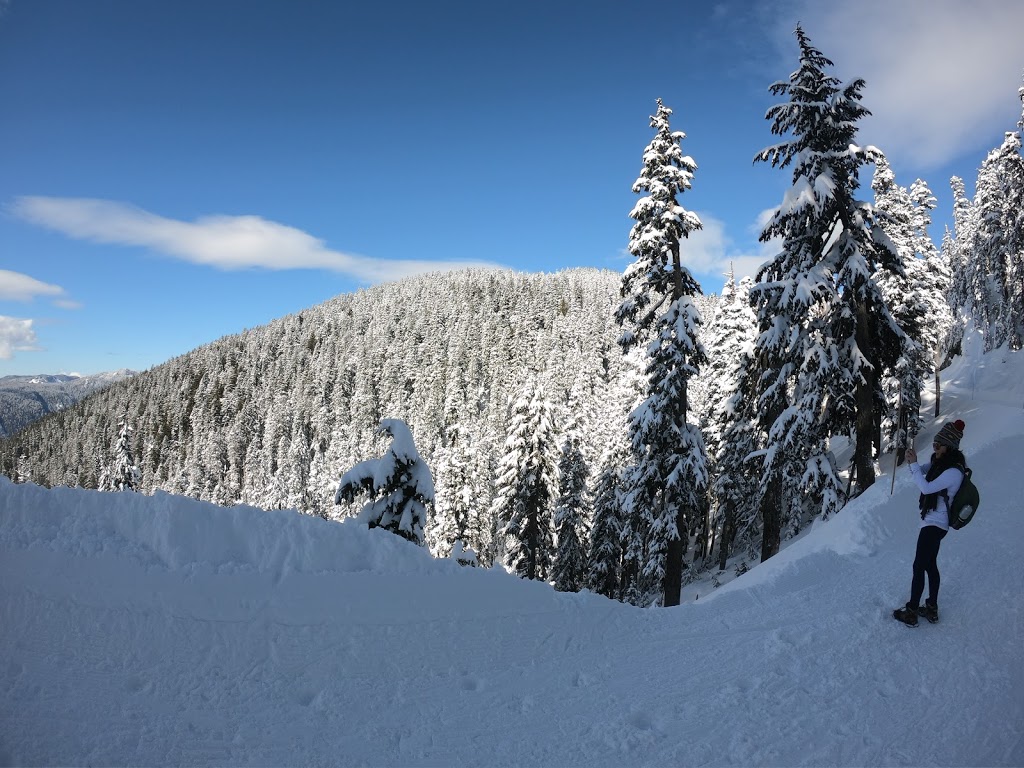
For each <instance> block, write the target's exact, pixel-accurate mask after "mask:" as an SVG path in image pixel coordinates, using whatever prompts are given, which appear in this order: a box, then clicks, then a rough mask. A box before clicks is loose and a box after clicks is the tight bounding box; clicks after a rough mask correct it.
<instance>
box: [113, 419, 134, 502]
mask: <svg viewBox="0 0 1024 768" xmlns="http://www.w3.org/2000/svg"><path fill="white" fill-rule="evenodd" d="M132 432H133V430H132V428H131V427H129V426H128V419H127V417H125V418H124V419H122V420H121V423H120V424H118V433H117V442H116V443H115V444H114V460H113V462H112V464H111V467H110V474H109V479H108V484H109V487H110V490H112V491H135V490H138V484H139V468H138V467H137V466H135V457H134V456H132V447H131V443H130V438H131V434H132Z"/></svg>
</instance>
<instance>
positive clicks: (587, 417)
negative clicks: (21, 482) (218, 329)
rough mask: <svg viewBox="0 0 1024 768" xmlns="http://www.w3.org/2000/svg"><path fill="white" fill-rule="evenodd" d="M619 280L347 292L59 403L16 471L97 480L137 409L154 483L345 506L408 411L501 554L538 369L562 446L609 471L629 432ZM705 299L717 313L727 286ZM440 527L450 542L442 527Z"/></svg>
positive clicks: (449, 279) (135, 425)
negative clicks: (506, 459) (577, 449)
mask: <svg viewBox="0 0 1024 768" xmlns="http://www.w3.org/2000/svg"><path fill="white" fill-rule="evenodd" d="M619 283H620V275H618V274H616V273H613V272H608V271H598V270H587V269H583V270H569V271H565V272H561V273H558V274H553V275H544V274H520V273H515V272H501V271H466V272H460V273H449V274H444V275H431V276H426V277H421V278H414V279H409V280H405V281H401V282H397V283H391V284H386V285H381V286H378V287H374V288H371V289H367V290H364V291H360V292H358V293H354V294H349V295H343V296H339V297H337V298H335V299H333V300H331V301H328V302H326V303H324V304H321V305H319V306H316V307H312V308H310V309H308V310H304V311H303V312H300V313H299V314H297V315H292V316H289V317H285V318H282V319H280V320H278V321H275V322H273V323H270V324H268V325H266V326H263V327H260V328H253V329H250V330H248V331H246V332H244V333H241V334H238V335H236V336H228V337H225V338H222V339H219V340H217V341H215V342H213V343H212V344H208V345H206V346H203V347H200V348H198V349H196V350H194V351H192V352H190V353H188V354H186V355H183V356H181V357H178V358H175V359H173V360H171V361H169V362H167V363H165V364H164V365H161V366H158V367H156V368H154V369H152V370H150V371H148V372H146V373H143V374H140V375H138V376H136V377H135V378H133V379H130V380H127V381H123V382H119V383H118V384H116V385H114V386H113V387H111V388H110V389H108V390H105V391H103V392H100V393H98V394H96V395H94V396H93V397H90V398H88V399H86V400H85V401H83V402H82V403H80V404H79V405H78V406H76V407H73V408H69V409H67V410H65V411H62V412H61V413H58V414H53V415H51V416H49V417H47V418H45V419H43V420H42V421H40V422H38V423H37V424H35V425H33V426H31V427H30V428H29V429H27V430H25V431H24V432H23V433H21V434H20V435H19V436H18V439H17V440H15V441H8V442H7V443H4V444H2V447H0V451H2V458H3V461H4V464H5V466H4V470H5V473H6V474H9V475H12V476H15V477H17V476H19V475H20V477H21V478H22V479H26V480H31V481H33V482H36V483H39V484H43V485H51V486H52V485H71V486H75V485H78V486H82V487H87V488H95V487H97V484H98V482H99V478H100V475H101V473H102V471H103V469H104V466H105V465H108V464H111V463H112V462H113V460H114V456H113V450H114V444H115V442H116V439H117V436H118V432H119V423H120V422H121V421H122V420H124V421H125V423H126V424H127V425H128V426H129V427H130V428H131V434H130V438H129V445H130V449H131V452H132V455H133V457H134V459H135V462H136V464H137V466H138V468H139V470H140V477H139V483H138V490H141V491H143V492H151V491H153V490H155V489H161V490H166V491H169V492H172V493H179V494H184V495H188V496H193V497H195V498H199V499H204V500H208V501H213V502H216V503H220V504H234V503H247V504H253V505H255V506H259V507H262V508H267V509H275V508H284V507H289V508H297V509H300V510H303V511H305V512H308V513H311V514H317V515H321V516H323V517H328V518H333V517H342V516H347V515H348V514H350V513H351V512H352V510H350V509H347V508H345V509H342V508H340V507H335V506H334V503H333V496H334V487H335V486H336V484H337V480H338V477H339V475H340V474H341V473H342V472H344V471H345V470H347V469H348V468H350V467H351V466H352V465H353V464H355V463H356V462H358V461H361V460H364V459H366V458H368V457H372V456H374V455H378V454H379V453H380V452H381V451H382V449H383V448H385V447H386V444H385V443H384V442H383V441H382V440H381V439H380V438H378V437H376V436H375V434H374V433H375V430H376V428H377V426H378V425H379V423H380V421H381V419H382V418H398V419H403V420H405V421H407V422H408V423H409V425H410V426H411V427H412V430H413V433H414V435H415V439H416V442H417V446H418V447H419V450H420V452H421V454H422V455H423V457H424V458H425V459H426V460H427V462H428V464H429V465H430V467H431V469H432V470H433V472H434V476H435V484H436V486H437V496H438V499H437V507H438V510H439V512H440V513H442V514H443V511H444V510H445V509H446V508H450V507H451V506H452V505H453V504H455V503H457V502H459V501H460V500H461V502H462V503H463V505H464V506H468V513H469V517H470V520H469V525H470V528H471V530H472V534H471V536H470V537H469V538H470V541H469V542H467V543H469V544H471V545H472V546H474V547H475V548H477V549H478V551H481V552H482V553H483V554H484V555H485V556H486V554H487V553H488V552H489V549H490V544H491V539H492V532H493V529H494V520H493V519H491V516H490V508H491V504H492V501H493V497H494V481H495V477H496V472H497V463H498V461H499V460H500V459H501V457H502V452H501V450H500V449H501V447H502V445H503V443H504V441H505V438H506V427H507V421H508V419H509V415H510V408H511V406H512V405H513V403H514V402H515V401H516V400H517V399H518V398H519V396H520V395H521V394H522V392H523V390H524V387H526V386H527V384H529V386H531V387H533V388H536V387H540V388H541V389H542V392H543V398H544V400H545V402H547V403H549V404H550V407H551V410H552V413H553V414H554V417H553V421H554V431H553V438H554V440H555V441H556V443H555V444H553V445H551V446H549V450H550V452H551V454H552V455H553V456H554V457H555V459H556V460H557V457H558V455H559V451H560V450H561V445H562V443H563V440H564V436H565V435H566V434H567V433H568V432H569V431H572V433H573V434H574V435H578V436H579V438H580V441H581V449H582V454H583V456H584V457H585V460H586V462H587V463H588V464H590V465H593V467H592V470H591V472H592V473H596V471H597V469H598V467H597V464H598V463H599V462H600V460H601V457H602V455H603V454H604V452H605V449H606V448H607V447H609V446H610V445H613V444H614V443H615V442H616V441H621V440H623V439H624V435H625V426H624V425H625V417H626V414H627V413H628V411H629V409H630V408H632V407H633V405H634V404H635V399H636V395H635V391H633V390H631V388H630V386H629V383H628V382H629V381H630V376H629V375H627V374H628V368H629V360H628V358H624V357H623V355H622V352H621V350H620V349H619V347H618V346H617V344H616V339H617V336H618V334H619V328H618V326H617V325H616V323H615V320H614V317H613V310H614V307H615V306H616V305H617V302H618V292H619ZM701 304H702V305H703V307H704V310H705V314H707V315H710V314H712V309H713V306H714V302H713V297H711V298H702V299H701ZM698 389H700V388H699V387H698ZM696 397H697V402H698V403H699V402H700V395H699V392H698V393H697V394H696ZM698 413H699V411H698ZM22 457H24V458H22ZM435 517H439V515H437V516H435ZM439 524H440V520H439V519H438V520H435V527H436V526H437V525H439ZM428 540H430V541H431V543H432V544H433V545H434V548H435V549H436V548H437V547H438V546H440V548H441V549H444V548H445V546H446V544H445V543H439V542H437V541H436V537H433V538H432V537H431V531H430V530H429V529H428ZM450 545H451V542H447V547H450Z"/></svg>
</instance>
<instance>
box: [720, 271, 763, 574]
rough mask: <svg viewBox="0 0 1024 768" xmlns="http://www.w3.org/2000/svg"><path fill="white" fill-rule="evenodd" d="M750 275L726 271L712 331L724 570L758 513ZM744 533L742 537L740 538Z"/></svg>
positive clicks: (754, 328) (754, 320) (721, 544)
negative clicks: (739, 276)
mask: <svg viewBox="0 0 1024 768" xmlns="http://www.w3.org/2000/svg"><path fill="white" fill-rule="evenodd" d="M752 285H753V281H752V280H751V279H750V278H749V277H745V278H743V279H742V280H741V281H740V282H739V284H738V285H737V284H736V283H735V281H734V278H733V275H732V274H731V273H730V275H729V279H728V280H727V281H726V284H725V286H724V287H723V290H722V302H721V304H720V307H719V315H718V318H717V330H716V335H715V337H714V338H713V339H712V343H713V344H715V345H716V346H718V347H719V349H718V350H717V354H719V355H720V356H721V360H722V361H723V363H728V364H727V365H723V367H722V368H721V370H720V371H719V372H718V373H717V374H716V377H717V378H718V379H719V383H718V387H719V392H720V396H719V397H718V398H716V400H715V403H714V410H713V411H712V413H711V425H712V426H711V431H712V432H713V433H714V434H715V435H716V438H715V442H714V445H715V446H716V452H715V464H716V469H717V472H716V474H715V480H714V486H713V491H714V502H715V509H716V518H717V522H718V525H719V526H720V533H719V535H718V539H719V549H718V565H719V570H725V567H726V561H727V560H728V559H729V556H730V552H731V551H732V549H733V547H734V545H735V544H736V543H737V536H738V535H742V536H744V537H746V536H749V535H750V534H751V533H752V532H753V531H752V530H751V527H752V524H753V522H754V521H755V520H756V517H757V514H756V513H757V504H756V500H757V497H758V494H757V487H756V475H757V473H756V469H755V466H756V465H755V464H754V461H753V460H752V458H751V456H752V454H753V453H754V452H755V451H757V450H759V449H760V447H761V446H760V445H759V443H758V439H757V429H756V426H755V423H754V414H753V381H754V379H753V377H752V376H751V373H752V371H753V370H754V367H755V366H754V365H753V362H752V359H751V357H752V354H753V348H754V341H755V338H756V336H757V317H756V316H755V314H754V311H753V310H752V309H751V307H750V288H751V286H752ZM745 541H746V539H744V542H745Z"/></svg>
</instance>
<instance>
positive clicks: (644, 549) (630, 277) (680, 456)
mask: <svg viewBox="0 0 1024 768" xmlns="http://www.w3.org/2000/svg"><path fill="white" fill-rule="evenodd" d="M657 103H658V109H657V112H656V113H655V114H654V115H652V116H651V127H652V128H653V129H654V130H655V136H654V139H653V140H652V141H651V143H650V144H648V145H647V147H646V149H645V150H644V153H643V167H642V169H641V171H640V176H639V178H637V180H636V182H635V183H634V184H633V191H634V192H635V193H637V194H641V195H643V196H642V197H641V198H640V200H639V201H638V202H637V204H636V206H635V207H634V208H633V210H632V211H630V214H629V215H630V218H632V219H634V220H635V222H636V223H635V224H634V225H633V228H632V230H631V231H630V237H629V252H630V253H631V254H632V255H633V256H634V258H635V261H634V262H633V263H631V264H630V265H629V267H627V269H626V271H625V274H624V275H623V278H622V291H621V292H622V297H623V301H622V303H621V304H620V305H619V308H618V310H617V312H616V319H617V320H618V322H619V323H620V325H622V327H623V333H622V336H621V338H620V342H619V343H620V344H621V346H622V347H623V350H624V351H627V352H628V351H629V350H631V349H632V348H633V347H635V346H639V347H640V348H642V349H644V350H645V352H646V371H645V374H646V380H647V381H646V384H647V386H646V392H645V399H644V401H643V402H642V403H641V405H640V406H639V407H638V408H637V409H636V410H634V411H633V413H632V414H631V415H630V420H629V430H630V438H631V443H632V450H633V462H634V463H633V466H632V468H631V472H630V479H629V486H630V493H629V495H628V505H629V514H630V517H631V518H632V519H633V520H632V533H633V536H634V537H635V540H634V541H633V542H632V543H631V550H632V557H633V558H635V560H634V562H635V563H636V567H637V573H636V580H637V581H636V585H635V589H634V591H633V599H634V600H635V601H637V602H641V603H661V604H663V605H666V606H669V605H678V603H679V595H680V590H681V587H682V573H683V568H684V562H683V557H684V552H685V548H686V545H687V543H688V538H689V537H688V532H689V529H690V528H691V526H692V525H693V523H694V521H695V520H696V519H697V516H698V515H699V510H700V508H701V501H702V499H703V496H704V490H705V488H706V487H707V467H706V457H705V450H704V440H703V437H702V435H701V433H700V430H699V429H698V428H697V427H695V426H693V425H692V424H689V423H687V412H688V410H689V402H688V398H687V386H688V384H689V381H690V380H691V379H693V378H695V377H696V376H697V374H698V372H699V371H700V366H701V365H702V364H703V363H704V362H705V361H706V355H705V352H704V348H703V347H702V345H701V343H700V341H699V339H698V328H699V326H700V324H701V317H700V313H699V312H698V310H697V308H696V306H695V305H694V302H693V296H695V295H697V294H699V293H700V292H701V290H700V285H699V284H698V283H697V281H696V280H695V279H694V278H693V276H692V275H691V274H690V271H689V270H688V269H687V268H686V267H685V266H684V265H683V253H682V242H683V241H684V240H685V239H686V238H687V237H688V236H689V234H690V232H693V231H694V230H697V229H700V228H701V223H700V219H699V218H698V217H697V216H696V214H694V213H692V212H690V211H687V210H686V209H685V208H683V207H682V206H681V205H679V203H678V201H677V199H676V196H677V195H680V194H682V193H683V192H685V191H686V190H688V189H690V186H691V180H692V178H693V173H694V171H695V170H696V167H697V166H696V164H695V163H694V161H693V160H692V159H691V158H690V157H688V156H686V155H684V154H683V151H682V144H681V143H682V140H683V138H685V134H684V133H683V132H682V131H672V129H671V127H670V124H669V119H670V117H671V115H672V110H671V109H669V108H668V107H666V106H664V104H662V102H661V99H658V102H657Z"/></svg>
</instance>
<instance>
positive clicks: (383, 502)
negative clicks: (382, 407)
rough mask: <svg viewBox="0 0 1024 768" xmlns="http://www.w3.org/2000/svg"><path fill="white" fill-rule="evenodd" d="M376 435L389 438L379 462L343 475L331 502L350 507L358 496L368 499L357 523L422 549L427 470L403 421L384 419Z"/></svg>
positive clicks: (428, 498) (429, 497) (430, 486)
mask: <svg viewBox="0 0 1024 768" xmlns="http://www.w3.org/2000/svg"><path fill="white" fill-rule="evenodd" d="M377 434H379V435H389V436H390V437H391V445H390V447H389V448H388V450H387V452H386V453H385V454H384V455H383V456H382V457H380V458H379V459H368V460H366V461H362V462H360V463H358V464H356V465H355V466H354V467H352V469H350V470H349V471H348V472H346V473H345V474H343V475H342V476H341V480H340V481H339V482H338V490H337V491H335V493H334V503H335V504H341V503H342V502H345V503H349V504H351V503H353V502H354V501H356V499H358V498H360V497H361V496H369V500H368V501H367V502H366V504H365V506H364V507H363V509H362V511H361V512H360V514H359V519H360V520H361V521H363V522H365V523H367V524H368V525H369V527H370V528H378V527H379V528H384V529H385V530H388V531H391V532H392V533H395V534H398V535H399V536H401V537H402V538H403V539H408V540H409V541H411V542H413V543H414V544H418V545H420V546H421V547H422V546H423V544H424V541H423V528H424V525H425V524H426V521H427V510H428V508H429V505H430V504H432V503H433V502H434V481H433V478H432V477H431V475H430V468H429V467H428V466H427V465H426V463H425V462H424V461H423V459H421V458H420V455H419V452H418V451H417V450H416V443H415V442H414V440H413V437H412V432H410V431H409V426H408V425H407V424H406V423H405V422H404V421H402V420H400V419H384V420H383V421H381V423H380V428H379V429H378V430H377Z"/></svg>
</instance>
